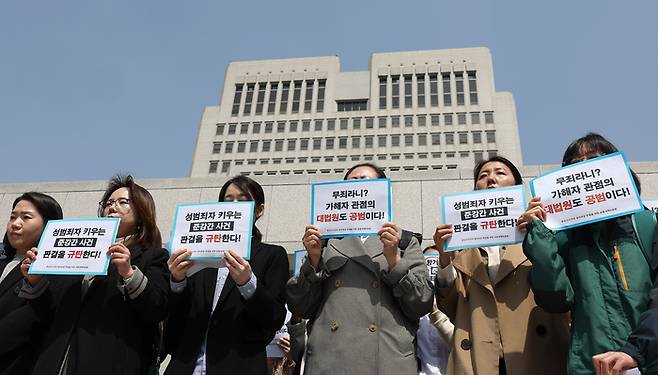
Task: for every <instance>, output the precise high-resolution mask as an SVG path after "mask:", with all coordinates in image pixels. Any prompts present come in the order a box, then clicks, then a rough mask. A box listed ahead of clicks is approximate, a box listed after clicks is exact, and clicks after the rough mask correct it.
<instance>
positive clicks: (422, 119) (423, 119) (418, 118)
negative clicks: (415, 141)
mask: <svg viewBox="0 0 658 375" xmlns="http://www.w3.org/2000/svg"><path fill="white" fill-rule="evenodd" d="M416 121H418V126H425V125H426V123H427V116H425V115H418V116H416Z"/></svg>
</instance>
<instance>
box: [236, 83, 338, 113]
mask: <svg viewBox="0 0 658 375" xmlns="http://www.w3.org/2000/svg"><path fill="white" fill-rule="evenodd" d="M326 85H327V81H326V80H324V79H320V80H315V79H309V80H299V81H283V82H258V83H237V84H236V85H235V95H234V97H233V106H232V107H231V116H261V115H264V114H268V115H273V114H288V113H300V111H303V112H304V113H311V111H312V110H313V102H314V99H315V112H324V95H325V89H326ZM254 98H255V100H254Z"/></svg>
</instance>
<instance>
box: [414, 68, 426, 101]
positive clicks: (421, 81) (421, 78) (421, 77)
mask: <svg viewBox="0 0 658 375" xmlns="http://www.w3.org/2000/svg"><path fill="white" fill-rule="evenodd" d="M416 88H417V89H418V107H420V108H423V107H425V74H418V75H416Z"/></svg>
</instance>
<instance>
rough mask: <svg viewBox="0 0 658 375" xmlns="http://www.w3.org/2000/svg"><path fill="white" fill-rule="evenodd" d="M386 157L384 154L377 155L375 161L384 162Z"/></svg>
mask: <svg viewBox="0 0 658 375" xmlns="http://www.w3.org/2000/svg"><path fill="white" fill-rule="evenodd" d="M387 156H388V155H386V154H377V160H386V159H387Z"/></svg>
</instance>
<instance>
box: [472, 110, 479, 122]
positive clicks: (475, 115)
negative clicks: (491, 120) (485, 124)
mask: <svg viewBox="0 0 658 375" xmlns="http://www.w3.org/2000/svg"><path fill="white" fill-rule="evenodd" d="M471 124H473V125H479V124H480V113H479V112H471Z"/></svg>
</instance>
